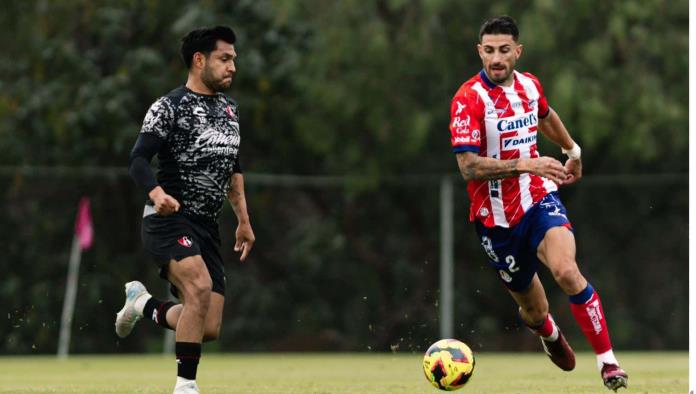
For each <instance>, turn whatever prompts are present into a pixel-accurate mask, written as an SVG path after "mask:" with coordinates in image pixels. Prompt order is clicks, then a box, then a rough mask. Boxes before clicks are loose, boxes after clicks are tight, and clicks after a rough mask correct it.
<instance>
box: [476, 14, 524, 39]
mask: <svg viewBox="0 0 696 394" xmlns="http://www.w3.org/2000/svg"><path fill="white" fill-rule="evenodd" d="M484 34H509V35H511V36H512V38H513V39H514V40H515V42H517V39H518V38H519V36H520V31H519V30H518V29H517V23H516V22H515V20H514V19H512V17H509V16H507V15H501V16H496V17H493V18H491V19H489V20H487V21H485V22H483V25H481V30H479V42H480V41H481V39H482V38H483V35H484Z"/></svg>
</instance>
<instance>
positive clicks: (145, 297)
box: [116, 26, 254, 394]
mask: <svg viewBox="0 0 696 394" xmlns="http://www.w3.org/2000/svg"><path fill="white" fill-rule="evenodd" d="M235 40H236V38H235V34H234V32H233V31H232V29H230V28H228V27H224V26H216V27H210V28H201V29H197V30H193V31H191V32H189V33H188V34H187V35H186V36H184V37H183V38H182V40H181V56H182V58H183V60H184V63H185V64H186V66H187V67H188V69H189V73H188V80H187V81H186V85H185V86H180V87H178V88H176V89H174V90H172V91H171V92H169V93H168V94H166V95H165V96H162V97H160V98H159V99H158V100H157V101H155V103H154V104H152V106H151V107H150V109H149V111H148V112H147V115H146V116H145V120H144V121H143V126H142V129H141V131H140V134H139V135H138V139H137V141H136V143H135V146H134V147H133V151H132V152H131V156H130V162H129V172H130V174H131V176H132V177H133V179H134V180H135V182H136V183H137V184H138V185H139V186H140V187H141V188H142V189H144V190H145V191H146V192H147V194H148V197H149V200H148V201H147V202H146V205H145V209H144V211H143V225H142V239H143V244H144V246H145V249H146V250H147V251H148V252H149V253H150V254H151V255H152V256H153V257H154V260H155V262H156V263H157V264H158V266H159V269H160V276H161V277H162V278H164V279H166V280H168V281H169V282H170V283H171V288H172V293H173V294H174V295H176V296H177V297H178V298H179V300H181V303H177V304H175V303H172V302H167V301H163V300H157V299H155V298H153V297H152V296H151V295H150V294H149V293H148V291H147V290H146V288H145V286H143V284H142V283H140V282H138V281H133V282H128V283H126V286H125V287H126V302H125V305H124V306H123V309H121V311H119V312H118V314H117V315H116V334H117V335H118V336H119V337H122V338H123V337H125V336H127V335H128V334H130V332H131V330H132V329H133V326H134V325H135V323H136V322H137V321H138V320H140V319H141V318H142V317H143V316H144V317H146V318H148V319H151V320H153V321H154V322H155V323H157V324H158V325H160V326H162V327H165V328H169V329H172V330H175V331H176V361H177V369H178V371H177V372H178V373H177V375H178V376H177V382H176V385H175V388H174V393H175V394H177V393H178V394H183V393H199V389H198V386H197V384H196V381H195V379H196V370H197V368H198V360H199V358H200V355H201V342H202V341H208V340H214V339H216V338H217V337H218V335H219V333H220V325H221V323H222V310H223V305H224V295H225V273H224V265H223V261H222V257H221V256H220V250H219V249H220V236H219V232H218V223H217V222H218V217H219V214H220V211H221V210H222V205H223V203H224V200H225V198H227V199H228V200H229V201H230V204H231V205H232V208H233V210H234V213H235V214H236V216H237V221H238V226H237V230H236V234H235V235H236V243H235V246H234V250H235V251H238V252H241V257H240V260H241V261H244V260H245V259H246V258H247V256H248V254H249V251H250V250H251V248H252V246H253V244H254V233H253V231H252V229H251V224H250V222H249V215H248V213H247V207H246V199H245V196H244V178H243V177H242V171H241V168H240V166H239V142H240V134H239V118H238V112H237V104H236V103H235V102H234V101H233V100H231V99H230V98H228V97H227V96H226V95H225V94H223V93H222V91H224V90H225V89H226V88H228V87H229V86H230V85H231V83H232V78H233V76H234V74H235V71H236V69H235V57H236V56H237V53H236V51H235V47H234V44H235ZM155 155H157V156H158V160H159V169H158V173H157V176H156V177H155V175H154V173H153V172H152V170H151V169H150V161H151V160H152V158H153V157H154V156H155Z"/></svg>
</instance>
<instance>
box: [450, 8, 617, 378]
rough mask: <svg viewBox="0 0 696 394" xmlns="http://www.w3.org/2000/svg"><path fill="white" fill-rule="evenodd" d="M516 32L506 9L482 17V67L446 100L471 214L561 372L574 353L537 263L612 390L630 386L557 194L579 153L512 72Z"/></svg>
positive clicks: (573, 175)
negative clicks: (551, 152) (545, 143)
mask: <svg viewBox="0 0 696 394" xmlns="http://www.w3.org/2000/svg"><path fill="white" fill-rule="evenodd" d="M518 38H519V31H518V29H517V25H516V23H515V21H514V20H513V19H512V18H510V17H509V16H500V17H495V18H492V19H489V20H488V21H486V22H484V24H483V25H482V26H481V30H480V32H479V40H480V41H479V44H478V46H477V47H478V53H479V56H480V57H481V60H482V62H483V70H481V72H479V73H478V74H476V75H474V76H473V77H472V78H471V79H469V80H468V81H466V82H465V83H464V84H463V85H462V86H461V87H460V88H459V90H458V91H457V93H456V94H455V95H454V98H453V99H452V105H451V121H450V133H451V142H452V147H453V150H454V153H455V155H456V157H457V164H458V165H459V170H460V171H461V174H462V176H463V177H464V179H465V180H466V181H467V182H468V185H467V186H468V192H469V197H470V200H471V207H470V209H471V212H470V220H472V221H474V223H475V225H476V231H477V233H478V235H479V238H480V240H481V245H482V246H483V248H484V250H485V252H486V254H487V255H488V260H489V263H490V265H491V266H492V267H493V268H494V269H495V270H496V271H497V273H498V275H499V277H500V279H501V281H502V283H503V284H504V285H505V286H506V287H507V289H508V291H509V292H510V294H511V295H512V298H514V300H515V301H516V302H517V304H518V305H519V315H520V317H521V319H522V321H524V323H525V324H526V325H527V326H529V327H530V328H531V329H532V331H534V332H535V333H536V334H537V335H539V337H541V343H542V345H543V347H544V350H545V351H546V353H547V354H548V355H549V357H550V358H551V360H552V361H553V362H554V363H555V364H556V365H557V366H558V367H560V368H561V369H563V370H566V371H570V370H572V369H573V368H574V367H575V355H574V353H573V350H572V349H571V347H570V346H569V345H568V342H567V341H566V340H565V338H564V336H563V334H562V333H561V331H560V329H559V328H558V326H557V325H556V323H555V322H554V320H553V318H552V317H551V315H550V313H549V305H548V300H547V298H546V294H545V292H544V288H543V286H542V284H541V282H540V280H539V277H538V275H537V270H538V269H539V267H540V266H541V265H542V264H543V265H544V266H546V267H547V268H548V269H549V270H550V271H551V273H552V275H553V278H554V279H555V281H556V283H557V284H558V285H559V286H560V288H561V289H562V290H563V292H565V293H566V294H567V295H568V297H569V301H570V309H571V311H572V314H573V316H574V317H575V320H576V321H577V323H578V325H579V326H580V328H581V329H582V331H583V332H584V334H585V336H586V337H587V339H588V341H589V343H590V345H591V346H592V348H593V349H594V351H595V353H596V355H597V366H598V368H599V370H600V373H601V375H602V380H603V381H604V384H605V385H606V386H607V387H608V388H609V389H612V390H614V391H616V390H617V389H618V388H620V387H627V381H628V375H627V374H626V372H625V371H624V370H623V369H621V368H620V367H619V363H618V361H617V360H616V357H615V356H614V353H613V351H612V346H611V341H610V339H609V331H608V329H607V323H606V319H605V315H604V311H603V309H602V303H601V301H600V298H599V295H598V293H597V292H596V291H595V290H594V288H593V287H592V286H591V285H590V284H589V283H588V282H587V280H586V279H585V277H584V276H583V275H582V274H581V273H580V271H579V269H578V266H577V263H576V261H575V238H574V236H573V228H572V226H571V224H570V221H569V220H568V217H567V216H566V209H565V207H564V206H563V204H562V203H561V200H560V198H559V196H558V192H557V190H558V187H559V186H561V185H567V184H570V183H573V182H576V181H577V180H579V179H580V178H581V176H582V162H581V160H580V154H581V150H580V147H579V146H578V145H577V144H576V143H575V142H574V141H573V139H572V138H571V136H570V134H569V133H568V131H567V130H566V128H565V126H564V125H563V122H561V119H560V118H559V116H558V114H556V112H554V110H553V109H551V107H549V105H548V102H547V100H546V97H545V96H544V91H543V89H542V87H541V84H540V83H539V80H538V79H537V78H536V77H535V76H534V75H532V74H529V73H520V72H518V71H516V70H515V63H516V61H517V59H519V57H520V55H521V54H522V45H521V44H520V43H519V42H518ZM539 131H541V133H542V134H544V136H546V138H548V139H550V140H551V141H552V142H554V143H555V144H557V145H559V146H560V147H561V150H562V152H563V153H565V154H566V155H567V156H568V159H567V160H566V162H565V164H562V163H561V162H559V161H558V160H556V159H554V158H552V157H547V156H541V155H540V154H539V152H538V149H537V144H536V141H537V134H538V132H539Z"/></svg>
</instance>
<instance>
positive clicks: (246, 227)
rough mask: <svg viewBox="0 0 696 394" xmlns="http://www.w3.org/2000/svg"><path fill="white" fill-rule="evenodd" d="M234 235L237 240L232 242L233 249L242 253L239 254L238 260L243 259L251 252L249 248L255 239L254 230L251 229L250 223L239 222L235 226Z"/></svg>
mask: <svg viewBox="0 0 696 394" xmlns="http://www.w3.org/2000/svg"><path fill="white" fill-rule="evenodd" d="M235 237H236V239H237V241H236V242H235V244H234V251H235V252H242V255H241V256H239V261H244V260H246V258H247V256H248V255H249V252H251V248H252V247H253V246H254V241H256V237H255V236H254V231H253V230H252V229H251V224H249V223H240V224H239V225H238V226H237V231H236V232H235Z"/></svg>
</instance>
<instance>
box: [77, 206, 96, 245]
mask: <svg viewBox="0 0 696 394" xmlns="http://www.w3.org/2000/svg"><path fill="white" fill-rule="evenodd" d="M75 235H76V236H77V239H78V241H79V242H80V249H81V250H85V249H89V248H90V247H91V246H92V241H94V229H93V228H92V214H91V212H90V210H89V198H87V197H82V198H81V199H80V205H79V207H78V208H77V217H76V218H75Z"/></svg>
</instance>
